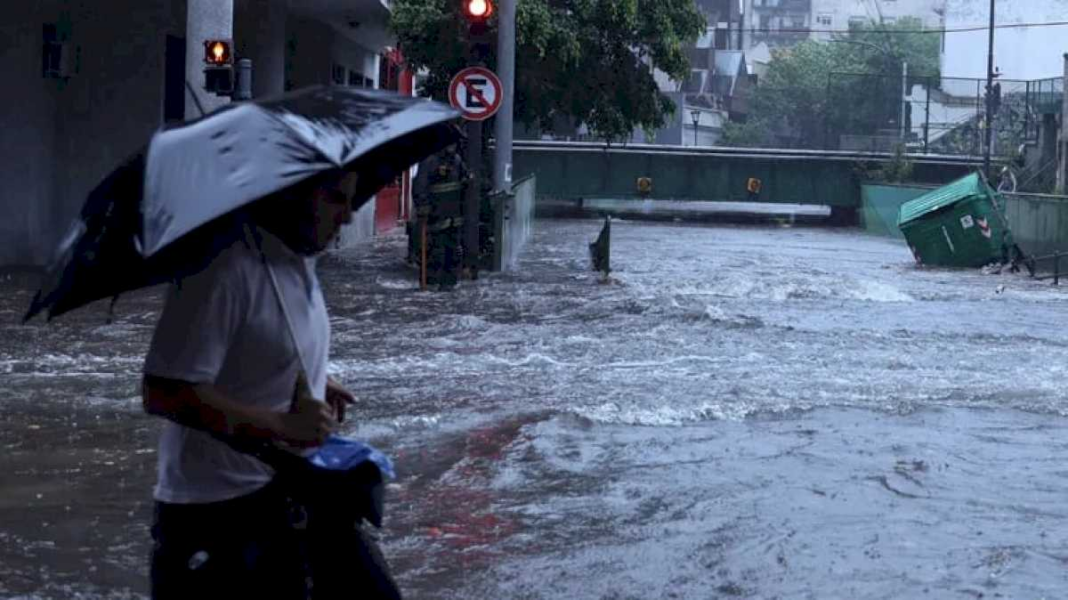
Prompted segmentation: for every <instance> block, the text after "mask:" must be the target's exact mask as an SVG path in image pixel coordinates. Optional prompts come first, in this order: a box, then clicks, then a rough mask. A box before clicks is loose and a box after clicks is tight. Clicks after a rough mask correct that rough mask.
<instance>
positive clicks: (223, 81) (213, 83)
mask: <svg viewBox="0 0 1068 600" xmlns="http://www.w3.org/2000/svg"><path fill="white" fill-rule="evenodd" d="M232 48H233V43H231V41H230V40H207V41H205V42H204V63H205V64H206V65H207V66H206V67H204V89H205V90H207V91H209V92H211V93H213V94H215V95H217V96H231V95H233V93H234V56H233V53H232V51H231V49H232Z"/></svg>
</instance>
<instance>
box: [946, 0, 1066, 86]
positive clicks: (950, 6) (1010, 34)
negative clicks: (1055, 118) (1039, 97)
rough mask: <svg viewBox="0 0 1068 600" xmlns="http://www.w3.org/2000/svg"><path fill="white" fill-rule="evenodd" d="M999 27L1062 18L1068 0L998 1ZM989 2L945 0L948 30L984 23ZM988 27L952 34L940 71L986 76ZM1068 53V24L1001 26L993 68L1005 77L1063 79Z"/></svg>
mask: <svg viewBox="0 0 1068 600" xmlns="http://www.w3.org/2000/svg"><path fill="white" fill-rule="evenodd" d="M996 7H997V8H996V13H995V15H994V16H995V20H996V22H997V24H998V25H1009V24H1023V23H1043V22H1046V23H1048V22H1057V21H1064V20H1066V19H1065V15H1068V0H1026V1H1025V2H1021V1H1019V0H1016V1H1004V0H1002V1H1001V2H998V3H997V5H996ZM989 20H990V5H989V3H988V2H985V1H983V0H946V29H947V30H953V29H960V28H966V27H980V28H982V27H986V26H987V25H989ZM987 35H988V33H987V31H984V30H979V31H968V32H952V31H951V32H949V33H947V34H946V36H945V43H944V49H943V54H942V75H944V76H948V77H974V78H982V79H985V78H986V69H987V45H988V40H987ZM1065 52H1068V26H1064V25H1062V26H1053V27H1031V28H1013V29H997V30H996V31H995V34H994V56H995V66H996V67H997V68H998V69H1000V71H1001V76H1002V78H1003V79H1018V80H1032V79H1045V78H1049V77H1060V76H1061V75H1063V73H1064V62H1063V58H1062V56H1063V54H1064V53H1065Z"/></svg>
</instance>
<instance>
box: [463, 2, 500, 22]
mask: <svg viewBox="0 0 1068 600" xmlns="http://www.w3.org/2000/svg"><path fill="white" fill-rule="evenodd" d="M463 3H464V16H465V17H467V18H468V19H471V20H475V21H485V20H486V19H488V18H489V16H490V15H492V14H493V1H492V0H463Z"/></svg>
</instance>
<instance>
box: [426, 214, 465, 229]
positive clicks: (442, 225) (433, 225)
mask: <svg viewBox="0 0 1068 600" xmlns="http://www.w3.org/2000/svg"><path fill="white" fill-rule="evenodd" d="M463 224H464V218H463V217H449V218H447V219H437V220H434V221H432V222H430V223H428V224H427V230H428V231H445V230H446V229H451V228H453V227H459V226H461V225H463Z"/></svg>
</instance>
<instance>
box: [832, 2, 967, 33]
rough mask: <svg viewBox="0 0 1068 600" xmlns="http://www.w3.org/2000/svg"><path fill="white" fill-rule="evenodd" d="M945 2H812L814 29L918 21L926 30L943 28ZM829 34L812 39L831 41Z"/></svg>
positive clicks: (841, 28)
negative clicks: (913, 19) (857, 24)
mask: <svg viewBox="0 0 1068 600" xmlns="http://www.w3.org/2000/svg"><path fill="white" fill-rule="evenodd" d="M945 8H946V0H812V28H813V29H816V30H821V29H823V30H825V29H833V30H846V29H849V26H850V24H851V23H869V24H878V23H894V22H896V21H898V20H900V19H903V18H905V17H916V18H918V19H921V20H922V21H923V24H924V26H926V27H930V28H938V27H941V25H942V20H943V18H944V14H945ZM831 35H832V34H830V33H822V32H814V33H813V34H812V37H813V39H818V40H828V39H830V38H831Z"/></svg>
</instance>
